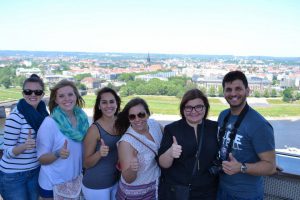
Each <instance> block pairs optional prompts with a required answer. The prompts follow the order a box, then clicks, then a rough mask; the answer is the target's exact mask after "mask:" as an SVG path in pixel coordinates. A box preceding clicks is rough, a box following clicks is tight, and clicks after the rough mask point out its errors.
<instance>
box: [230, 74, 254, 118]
mask: <svg viewBox="0 0 300 200" xmlns="http://www.w3.org/2000/svg"><path fill="white" fill-rule="evenodd" d="M247 96H249V88H246V87H245V85H244V84H243V81H241V80H239V79H237V80H234V81H232V82H225V85H224V97H225V99H226V101H227V102H228V104H229V105H230V108H231V109H232V110H234V111H237V112H238V113H237V114H239V112H240V111H241V110H242V109H243V107H244V106H245V104H246V99H247Z"/></svg>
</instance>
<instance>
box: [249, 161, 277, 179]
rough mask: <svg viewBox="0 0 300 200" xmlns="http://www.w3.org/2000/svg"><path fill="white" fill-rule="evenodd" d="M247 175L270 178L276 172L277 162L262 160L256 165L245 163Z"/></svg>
mask: <svg viewBox="0 0 300 200" xmlns="http://www.w3.org/2000/svg"><path fill="white" fill-rule="evenodd" d="M245 164H246V166H247V170H246V173H247V174H250V175H254V176H268V175H272V174H274V173H275V172H276V164H275V162H271V161H265V160H261V161H259V162H256V163H245Z"/></svg>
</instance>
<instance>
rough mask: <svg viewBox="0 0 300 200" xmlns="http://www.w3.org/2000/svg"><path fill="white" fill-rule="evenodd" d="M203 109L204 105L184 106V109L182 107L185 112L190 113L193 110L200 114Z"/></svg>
mask: <svg viewBox="0 0 300 200" xmlns="http://www.w3.org/2000/svg"><path fill="white" fill-rule="evenodd" d="M204 108H205V106H204V105H196V106H185V107H184V110H185V111H186V112H192V111H193V109H195V111H196V112H201V111H203V110H204Z"/></svg>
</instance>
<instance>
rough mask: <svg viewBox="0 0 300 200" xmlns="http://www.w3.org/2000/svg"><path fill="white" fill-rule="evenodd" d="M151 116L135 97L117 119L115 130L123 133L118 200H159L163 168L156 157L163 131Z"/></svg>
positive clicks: (120, 146) (120, 147) (120, 151)
mask: <svg viewBox="0 0 300 200" xmlns="http://www.w3.org/2000/svg"><path fill="white" fill-rule="evenodd" d="M149 116H150V111H149V107H148V105H147V103H146V102H145V101H144V100H143V99H141V98H134V99H132V100H130V101H129V102H128V103H127V104H126V105H125V107H124V109H123V110H122V112H121V113H119V115H118V118H117V120H116V123H115V125H116V130H117V132H118V133H121V134H123V136H122V138H121V140H120V142H119V143H118V153H119V161H120V167H121V180H120V182H119V186H118V189H117V195H116V199H118V200H121V199H128V200H131V199H132V200H133V199H134V200H142V199H143V200H147V199H157V186H158V178H159V176H160V169H159V167H158V164H157V162H156V160H155V157H156V155H157V151H158V148H159V145H160V142H161V139H162V128H161V126H160V124H159V123H158V122H156V121H154V120H151V119H149Z"/></svg>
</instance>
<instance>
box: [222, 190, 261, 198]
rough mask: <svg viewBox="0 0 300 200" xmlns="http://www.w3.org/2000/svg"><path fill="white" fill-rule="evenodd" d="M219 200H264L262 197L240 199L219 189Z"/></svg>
mask: <svg viewBox="0 0 300 200" xmlns="http://www.w3.org/2000/svg"><path fill="white" fill-rule="evenodd" d="M217 200H263V197H262V196H257V197H252V198H247V197H238V196H234V195H232V194H230V193H229V192H228V191H225V190H222V189H221V188H219V189H218V194H217Z"/></svg>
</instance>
